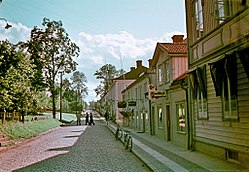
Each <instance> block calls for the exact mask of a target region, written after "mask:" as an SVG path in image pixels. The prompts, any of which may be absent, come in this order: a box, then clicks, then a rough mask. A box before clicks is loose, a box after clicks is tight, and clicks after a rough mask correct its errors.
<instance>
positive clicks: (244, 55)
mask: <svg viewBox="0 0 249 172" xmlns="http://www.w3.org/2000/svg"><path fill="white" fill-rule="evenodd" d="M237 55H238V56H239V58H240V61H241V63H242V65H243V68H244V70H245V72H246V75H247V78H248V79H249V48H246V49H244V50H242V51H239V52H237Z"/></svg>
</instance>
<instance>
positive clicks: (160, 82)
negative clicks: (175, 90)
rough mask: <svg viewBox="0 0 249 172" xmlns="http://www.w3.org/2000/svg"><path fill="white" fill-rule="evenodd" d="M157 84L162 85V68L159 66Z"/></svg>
mask: <svg viewBox="0 0 249 172" xmlns="http://www.w3.org/2000/svg"><path fill="white" fill-rule="evenodd" d="M158 82H159V84H162V83H163V73H162V67H161V66H160V67H159V68H158Z"/></svg>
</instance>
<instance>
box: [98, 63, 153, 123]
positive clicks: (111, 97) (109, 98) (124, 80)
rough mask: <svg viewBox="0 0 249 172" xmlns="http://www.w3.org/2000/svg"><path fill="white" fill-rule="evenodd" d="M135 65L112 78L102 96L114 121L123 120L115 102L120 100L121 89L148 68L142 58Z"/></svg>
mask: <svg viewBox="0 0 249 172" xmlns="http://www.w3.org/2000/svg"><path fill="white" fill-rule="evenodd" d="M136 65H137V66H136V67H131V68H130V71H129V72H127V73H125V74H123V75H121V76H120V77H118V78H114V79H113V80H112V84H111V86H110V88H109V90H108V92H107V94H106V95H105V96H104V98H102V100H104V102H105V104H106V105H107V106H108V108H109V109H108V111H109V115H110V117H111V118H115V121H116V122H117V123H120V124H121V123H122V122H123V116H122V115H121V113H120V111H121V109H120V108H118V106H117V104H118V102H119V101H121V100H122V95H121V92H122V90H123V89H125V88H126V87H128V86H129V85H130V84H131V83H133V82H134V81H135V80H136V79H137V78H138V77H139V75H140V74H141V73H143V72H146V70H147V69H148V68H147V67H145V66H143V65H142V60H137V61H136Z"/></svg>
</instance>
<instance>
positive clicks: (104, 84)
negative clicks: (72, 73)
mask: <svg viewBox="0 0 249 172" xmlns="http://www.w3.org/2000/svg"><path fill="white" fill-rule="evenodd" d="M123 73H125V71H124V70H117V69H116V67H115V66H113V65H111V64H106V65H104V66H102V67H101V68H100V69H99V70H97V71H96V72H95V73H94V75H95V76H96V79H100V80H101V81H100V83H101V84H100V85H98V86H97V88H95V93H96V94H97V96H98V95H100V96H103V95H104V94H105V93H106V92H107V91H108V89H109V87H110V85H111V84H112V79H114V78H116V77H119V76H120V75H122V74H123Z"/></svg>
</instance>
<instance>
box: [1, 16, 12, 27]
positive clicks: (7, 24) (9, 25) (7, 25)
mask: <svg viewBox="0 0 249 172" xmlns="http://www.w3.org/2000/svg"><path fill="white" fill-rule="evenodd" d="M0 20H4V21H5V22H6V26H5V27H4V28H5V29H9V28H11V27H12V25H11V24H9V23H8V22H7V20H6V19H5V18H0Z"/></svg>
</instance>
